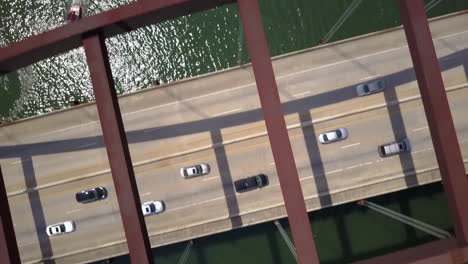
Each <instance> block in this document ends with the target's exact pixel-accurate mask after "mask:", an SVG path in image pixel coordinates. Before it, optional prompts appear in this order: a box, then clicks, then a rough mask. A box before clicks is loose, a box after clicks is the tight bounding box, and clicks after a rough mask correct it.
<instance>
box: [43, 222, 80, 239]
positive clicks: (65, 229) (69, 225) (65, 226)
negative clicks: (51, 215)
mask: <svg viewBox="0 0 468 264" xmlns="http://www.w3.org/2000/svg"><path fill="white" fill-rule="evenodd" d="M75 229H76V227H75V222H73V221H65V222H63V223H58V224H54V225H50V226H47V228H46V232H47V235H48V236H58V235H63V234H67V233H71V232H73V231H75Z"/></svg>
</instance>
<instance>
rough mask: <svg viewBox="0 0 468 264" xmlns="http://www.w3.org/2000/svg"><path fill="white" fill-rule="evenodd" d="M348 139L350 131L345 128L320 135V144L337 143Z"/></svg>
mask: <svg viewBox="0 0 468 264" xmlns="http://www.w3.org/2000/svg"><path fill="white" fill-rule="evenodd" d="M347 137H348V130H347V129H346V128H344V127H342V128H338V129H336V130H332V131H328V132H325V133H322V134H320V135H319V140H320V143H322V144H328V143H332V142H335V141H339V140H343V139H346V138H347Z"/></svg>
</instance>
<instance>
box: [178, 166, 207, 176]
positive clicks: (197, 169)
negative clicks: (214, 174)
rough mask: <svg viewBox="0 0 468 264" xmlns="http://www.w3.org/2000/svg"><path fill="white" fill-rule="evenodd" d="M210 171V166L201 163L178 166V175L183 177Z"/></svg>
mask: <svg viewBox="0 0 468 264" xmlns="http://www.w3.org/2000/svg"><path fill="white" fill-rule="evenodd" d="M208 173H210V166H209V165H208V164H205V163H202V164H197V165H193V166H190V167H186V168H180V176H182V177H183V178H184V179H188V178H193V177H197V176H201V175H205V174H208Z"/></svg>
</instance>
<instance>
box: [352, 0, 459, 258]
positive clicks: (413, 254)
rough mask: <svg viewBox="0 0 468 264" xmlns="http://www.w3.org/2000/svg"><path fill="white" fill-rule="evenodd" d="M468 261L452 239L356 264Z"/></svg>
mask: <svg viewBox="0 0 468 264" xmlns="http://www.w3.org/2000/svg"><path fill="white" fill-rule="evenodd" d="M411 1H413V0H411ZM467 261H468V247H462V248H459V247H457V241H456V240H455V239H453V238H450V239H444V240H438V241H434V242H430V243H426V244H424V245H421V246H417V247H414V248H409V249H404V250H400V251H398V252H395V253H391V254H387V255H384V256H378V257H375V258H370V259H366V260H363V261H358V262H355V263H354V264H395V263H398V264H410V263H411V264H463V263H466V262H467Z"/></svg>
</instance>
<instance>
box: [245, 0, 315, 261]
mask: <svg viewBox="0 0 468 264" xmlns="http://www.w3.org/2000/svg"><path fill="white" fill-rule="evenodd" d="M237 3H238V5H239V12H240V16H241V19H242V24H243V28H244V33H245V38H246V40H247V47H248V50H249V54H250V58H251V60H252V67H253V70H254V75H255V81H256V83H257V89H258V94H259V96H260V102H261V105H262V110H263V115H264V117H265V123H266V127H267V131H268V138H269V139H270V145H271V150H272V152H273V157H274V160H275V164H276V170H277V172H278V178H279V181H280V185H281V191H282V193H283V198H284V203H285V206H286V211H287V213H288V219H289V224H290V226H291V231H292V236H293V239H294V244H295V246H296V252H297V255H298V259H299V263H301V264H311V263H314V264H317V263H319V258H318V254H317V250H316V248H315V242H314V238H313V236H312V229H311V226H310V222H309V217H308V215H307V210H306V206H305V202H304V195H303V194H302V189H301V184H300V182H299V177H298V174H297V168H296V163H295V162H294V156H293V152H292V149H291V143H290V141H289V137H288V131H287V129H286V123H285V121H284V113H283V108H282V106H281V101H280V98H279V94H278V88H277V86H276V80H275V75H274V73H273V66H272V64H271V58H270V52H269V50H268V43H267V40H266V36H265V32H264V30H263V22H262V18H261V15H260V9H259V6H258V2H257V0H238V1H237Z"/></svg>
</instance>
